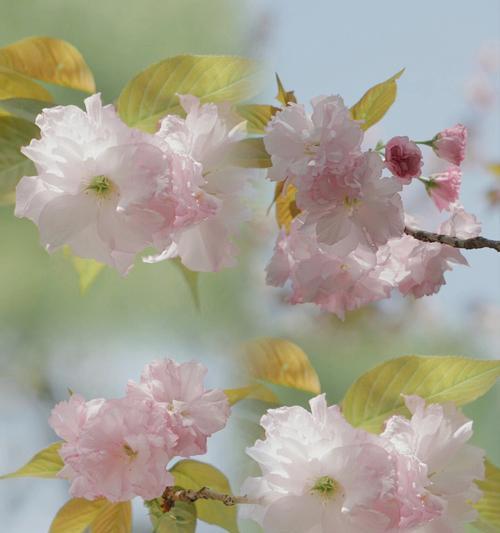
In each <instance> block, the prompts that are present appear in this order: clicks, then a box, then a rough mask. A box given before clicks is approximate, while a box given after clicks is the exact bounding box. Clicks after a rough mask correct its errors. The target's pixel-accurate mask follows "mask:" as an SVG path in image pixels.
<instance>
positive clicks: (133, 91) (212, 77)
mask: <svg viewBox="0 0 500 533" xmlns="http://www.w3.org/2000/svg"><path fill="white" fill-rule="evenodd" d="M258 74H259V68H258V66H257V64H256V63H255V62H254V61H252V60H250V59H246V58H243V57H237V56H195V55H181V56H176V57H171V58H169V59H165V60H164V61H161V62H160V63H156V64H155V65H152V66H151V67H149V68H147V69H146V70H144V71H143V72H141V73H139V74H138V75H137V76H135V78H133V79H132V80H131V81H130V82H129V83H128V84H127V85H126V86H125V88H124V89H123V91H122V93H121V94H120V96H119V98H118V112H119V114H120V116H121V117H122V119H123V120H124V121H125V122H126V123H127V124H128V125H129V126H134V127H137V128H140V129H142V130H145V131H151V132H152V131H155V130H156V129H157V125H158V121H159V120H160V119H161V118H163V117H164V116H165V115H168V114H182V113H183V110H182V108H181V105H180V103H179V98H178V95H179V94H181V95H182V94H192V95H194V96H197V97H199V98H200V100H201V101H202V102H223V101H230V102H238V101H241V100H245V99H247V98H250V97H252V96H254V95H255V94H256V79H257V77H258Z"/></svg>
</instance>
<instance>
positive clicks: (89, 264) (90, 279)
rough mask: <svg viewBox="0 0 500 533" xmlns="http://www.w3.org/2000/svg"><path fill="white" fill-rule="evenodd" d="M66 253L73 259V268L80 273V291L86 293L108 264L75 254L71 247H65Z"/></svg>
mask: <svg viewBox="0 0 500 533" xmlns="http://www.w3.org/2000/svg"><path fill="white" fill-rule="evenodd" d="M64 255H65V256H66V257H67V258H68V259H69V260H70V261H71V264H72V265H73V268H74V269H75V271H76V273H77V274H78V284H79V286H80V293H81V294H85V293H86V292H87V290H88V289H89V288H90V286H91V285H92V283H94V281H95V280H96V278H97V276H98V275H99V273H100V272H101V270H102V269H103V268H104V267H105V266H106V265H103V264H102V263H98V262H97V261H94V260H93V259H85V258H83V257H78V256H76V255H73V253H72V252H71V249H70V248H69V247H65V248H64Z"/></svg>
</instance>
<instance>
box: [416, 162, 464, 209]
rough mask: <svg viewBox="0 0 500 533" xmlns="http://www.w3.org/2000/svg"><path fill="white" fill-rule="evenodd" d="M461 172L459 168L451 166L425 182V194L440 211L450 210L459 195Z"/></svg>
mask: <svg viewBox="0 0 500 533" xmlns="http://www.w3.org/2000/svg"><path fill="white" fill-rule="evenodd" d="M461 182H462V172H461V170H460V168H459V167H455V166H451V167H449V168H448V169H447V170H445V171H444V172H439V173H437V174H432V175H431V176H429V179H428V180H427V181H426V182H425V188H426V190H427V194H428V195H429V196H430V197H431V198H432V200H433V202H434V203H435V204H436V207H437V208H438V209H439V210H440V211H443V210H448V211H449V210H450V206H451V205H452V204H454V203H455V202H456V201H457V200H458V197H459V195H460V185H461Z"/></svg>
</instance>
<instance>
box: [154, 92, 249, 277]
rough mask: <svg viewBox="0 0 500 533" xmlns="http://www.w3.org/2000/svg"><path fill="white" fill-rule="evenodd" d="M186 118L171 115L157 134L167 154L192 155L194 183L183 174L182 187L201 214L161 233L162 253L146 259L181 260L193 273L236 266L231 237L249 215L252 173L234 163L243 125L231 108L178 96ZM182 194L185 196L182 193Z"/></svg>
mask: <svg viewBox="0 0 500 533" xmlns="http://www.w3.org/2000/svg"><path fill="white" fill-rule="evenodd" d="M180 101H181V105H182V106H183V108H184V110H185V112H186V118H181V117H178V116H176V115H168V116H167V117H165V118H164V119H163V120H162V121H161V124H160V129H159V131H158V132H157V133H156V138H157V141H158V142H159V144H160V146H162V148H163V149H164V150H165V152H166V153H167V154H174V157H175V155H181V156H183V157H188V158H190V159H191V161H192V162H193V163H192V164H194V165H196V166H197V167H198V171H197V173H196V177H195V179H187V180H186V178H185V176H183V174H182V172H181V173H180V179H179V180H174V185H175V184H176V183H179V185H178V188H182V187H186V186H188V187H189V188H190V195H191V197H192V198H193V201H195V202H197V203H198V204H199V206H198V209H197V210H195V211H194V212H195V213H197V214H198V215H201V216H199V219H198V220H193V224H191V226H190V227H189V228H181V230H180V231H178V232H174V234H173V235H170V233H168V232H167V234H166V236H165V235H163V236H162V235H161V234H157V236H156V237H157V238H156V241H155V246H156V247H157V248H159V249H161V250H162V253H160V254H158V255H156V256H152V257H149V258H147V259H146V261H147V262H156V261H161V260H164V259H169V258H172V257H177V256H178V257H180V259H181V261H182V262H183V264H184V265H186V266H187V267H188V268H189V269H191V270H196V271H203V272H214V271H218V270H221V269H223V268H227V267H231V266H234V265H235V264H236V253H237V249H236V246H235V244H234V242H233V238H234V236H235V234H236V233H237V231H238V229H239V227H240V225H241V222H242V221H243V220H246V219H248V217H249V213H248V210H247V209H246V208H245V206H244V205H243V202H242V197H243V192H244V190H245V188H246V186H247V184H248V181H249V177H250V173H249V170H248V169H242V168H238V167H235V166H234V165H233V164H231V155H232V152H233V150H234V147H235V143H237V142H238V141H239V140H241V139H242V138H243V137H244V135H245V133H244V132H245V122H244V121H243V122H242V121H241V120H240V119H239V118H238V117H235V115H234V114H233V113H232V112H231V109H230V107H229V105H216V104H211V103H210V104H203V105H202V104H201V103H200V101H199V100H198V99H197V98H196V97H194V96H190V95H185V96H180ZM182 196H184V195H182Z"/></svg>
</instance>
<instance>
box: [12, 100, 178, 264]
mask: <svg viewBox="0 0 500 533" xmlns="http://www.w3.org/2000/svg"><path fill="white" fill-rule="evenodd" d="M85 109H86V110H85V111H82V110H81V109H79V108H78V107H76V106H65V107H64V106H59V107H54V108H50V109H45V110H44V111H43V112H42V114H41V115H39V116H38V117H37V120H36V123H37V125H38V126H39V128H40V139H34V140H33V141H31V143H30V145H29V146H28V147H26V148H23V149H22V151H23V153H24V154H25V155H26V156H27V157H29V158H30V159H31V160H32V161H33V162H34V163H35V166H36V169H37V172H38V174H37V175H36V176H30V177H24V178H22V179H21V181H20V182H19V184H18V186H17V191H16V215H17V216H19V217H26V218H29V219H31V220H32V221H33V222H35V224H37V225H38V227H39V230H40V238H41V241H42V244H43V245H44V246H45V247H46V249H47V250H48V251H54V250H57V249H58V248H59V247H61V246H62V245H69V246H70V247H71V248H72V250H73V252H74V253H75V254H77V255H79V256H81V257H87V258H92V259H96V260H97V261H100V262H103V263H106V264H108V265H110V266H113V267H116V268H117V269H118V270H119V271H120V272H121V273H126V272H127V270H128V269H129V268H130V267H131V265H132V263H133V261H134V257H135V255H136V254H137V253H138V252H141V251H142V250H144V248H146V247H147V246H150V245H151V244H152V236H153V234H154V232H155V231H158V230H159V229H160V228H161V227H162V226H164V225H165V224H169V223H170V221H171V220H172V219H173V218H174V211H175V201H174V199H173V198H172V199H171V202H170V203H169V207H170V211H169V212H168V213H164V214H163V215H162V214H160V213H158V212H156V211H155V210H154V209H153V208H152V206H151V205H150V203H151V201H152V200H153V199H154V196H155V194H156V193H157V190H158V188H159V187H161V188H164V189H168V187H169V186H168V181H169V178H168V175H167V165H166V161H165V155H164V153H163V152H162V151H161V150H160V149H159V148H158V147H157V146H155V144H154V142H153V138H152V136H150V135H148V134H146V133H142V132H139V131H137V130H134V129H131V128H129V127H127V126H126V125H125V124H124V123H123V122H122V121H121V120H120V118H119V117H118V115H117V114H116V112H115V110H114V108H113V106H104V107H103V106H102V104H101V100H100V96H99V95H94V96H91V97H89V98H87V99H86V100H85Z"/></svg>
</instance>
